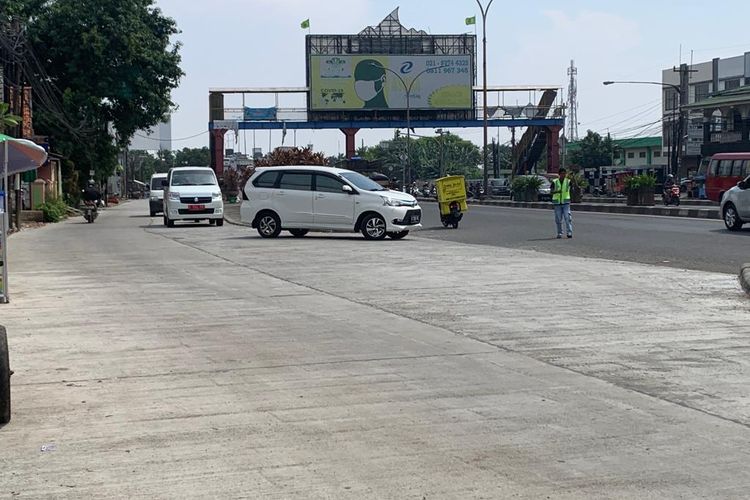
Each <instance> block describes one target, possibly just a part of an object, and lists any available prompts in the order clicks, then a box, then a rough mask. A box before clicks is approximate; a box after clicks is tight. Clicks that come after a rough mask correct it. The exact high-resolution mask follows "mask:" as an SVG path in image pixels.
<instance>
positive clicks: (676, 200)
mask: <svg viewBox="0 0 750 500" xmlns="http://www.w3.org/2000/svg"><path fill="white" fill-rule="evenodd" d="M661 197H662V200H663V201H664V205H665V206H669V205H675V206H678V207H679V206H680V186H679V184H672V187H670V188H667V189H665V190H664V192H663V193H662V194H661Z"/></svg>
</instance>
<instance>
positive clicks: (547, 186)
mask: <svg viewBox="0 0 750 500" xmlns="http://www.w3.org/2000/svg"><path fill="white" fill-rule="evenodd" d="M524 177H537V178H539V179H540V180H541V181H542V184H541V185H540V186H539V189H537V193H538V196H539V201H552V194H551V193H552V183H551V182H550V180H549V179H547V178H546V177H545V176H543V175H527V176H524ZM510 198H511V199H513V192H512V191H511V193H510Z"/></svg>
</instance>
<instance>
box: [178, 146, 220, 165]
mask: <svg viewBox="0 0 750 500" xmlns="http://www.w3.org/2000/svg"><path fill="white" fill-rule="evenodd" d="M174 164H175V165H176V166H178V167H181V166H183V165H189V166H191V167H207V166H209V165H210V164H211V151H210V150H209V149H208V148H207V147H202V148H183V149H181V150H179V151H177V152H176V153H175V154H174Z"/></svg>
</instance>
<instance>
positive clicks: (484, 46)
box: [477, 0, 493, 194]
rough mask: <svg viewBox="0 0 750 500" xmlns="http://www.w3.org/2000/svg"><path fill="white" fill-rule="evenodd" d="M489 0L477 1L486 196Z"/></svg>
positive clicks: (486, 187)
mask: <svg viewBox="0 0 750 500" xmlns="http://www.w3.org/2000/svg"><path fill="white" fill-rule="evenodd" d="M492 1H493V0H490V1H489V3H488V4H487V7H482V3H481V2H480V1H479V0H477V5H479V11H480V12H481V13H482V81H483V83H482V109H483V114H484V141H483V143H482V144H483V146H484V148H483V150H482V152H483V156H482V157H483V159H484V162H483V169H482V170H483V171H482V174H483V176H484V192H485V194H487V192H488V189H489V183H490V181H489V175H488V174H489V172H488V171H487V12H488V11H489V10H490V6H491V5H492Z"/></svg>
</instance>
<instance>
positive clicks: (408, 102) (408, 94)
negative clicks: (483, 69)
mask: <svg viewBox="0 0 750 500" xmlns="http://www.w3.org/2000/svg"><path fill="white" fill-rule="evenodd" d="M490 3H492V2H490ZM371 65H372V66H374V67H376V68H379V69H382V70H385V71H388V72H390V73H393V74H394V75H396V78H398V80H399V81H400V82H401V85H403V86H404V90H405V91H406V168H404V169H402V172H403V173H402V179H401V182H402V184H401V188H402V189H405V188H406V170H407V169H409V173H410V174H411V168H410V163H411V157H410V156H409V146H410V143H411V100H410V97H411V88H412V86H413V85H414V83H415V82H416V81H417V78H419V77H420V76H422V75H423V74H425V73H427V72H428V71H434V70H438V69H441V68H446V67H448V65H447V64H441V65H440V66H435V67H434V68H427V69H424V70H422V71H420V72H419V73H417V75H416V76H415V77H414V78H413V79H412V80H411V82H409V85H407V84H406V82H405V81H404V79H403V78H401V75H399V74H398V73H396V72H395V71H393V70H392V69H391V68H386V67H385V66H383V65H381V64H375V63H371ZM485 132H486V131H485ZM486 139H487V138H486V137H485V141H486Z"/></svg>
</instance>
